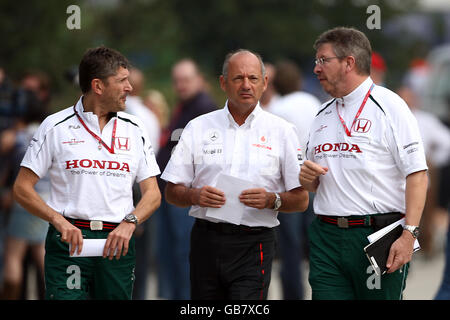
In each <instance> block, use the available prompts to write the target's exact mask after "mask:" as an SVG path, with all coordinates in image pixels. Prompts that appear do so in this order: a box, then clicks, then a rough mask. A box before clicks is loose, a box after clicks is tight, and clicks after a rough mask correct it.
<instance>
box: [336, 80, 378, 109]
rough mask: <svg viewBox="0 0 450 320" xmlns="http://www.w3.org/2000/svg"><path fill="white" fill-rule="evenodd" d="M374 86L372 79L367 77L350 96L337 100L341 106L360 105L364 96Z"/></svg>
mask: <svg viewBox="0 0 450 320" xmlns="http://www.w3.org/2000/svg"><path fill="white" fill-rule="evenodd" d="M372 84H373V81H372V79H371V78H370V77H367V79H366V80H364V81H363V82H362V83H361V84H360V85H359V86H358V87H356V89H355V90H353V91H352V92H350V93H349V94H348V95H346V96H343V97H342V98H337V101H338V103H339V104H344V105H352V104H354V103H360V102H361V101H362V100H363V99H364V96H365V95H366V94H367V91H369V89H370V86H371V85H372Z"/></svg>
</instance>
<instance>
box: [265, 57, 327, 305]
mask: <svg viewBox="0 0 450 320" xmlns="http://www.w3.org/2000/svg"><path fill="white" fill-rule="evenodd" d="M275 70H276V71H275V77H274V79H273V86H274V89H275V90H276V92H278V94H279V97H278V98H277V99H276V100H275V101H274V102H273V103H271V106H270V110H269V112H272V113H273V114H275V115H278V116H280V117H281V118H283V119H285V120H287V121H289V122H291V123H293V124H294V125H295V126H296V128H297V134H298V139H299V142H300V148H301V156H302V157H303V159H304V158H305V149H306V144H307V142H308V136H309V128H310V126H311V123H312V121H313V120H314V117H315V116H316V114H317V112H318V111H319V107H320V105H321V103H320V101H319V100H318V99H317V98H316V97H315V96H313V95H312V94H310V93H307V92H304V91H300V89H301V87H302V76H301V71H300V68H299V67H298V65H297V64H296V63H295V62H293V61H290V60H283V61H279V62H277V63H276V65H275ZM303 159H302V160H303ZM309 197H310V198H309V199H310V201H309V206H308V209H307V210H306V211H305V212H304V213H297V214H289V213H282V212H280V213H279V214H278V220H280V225H279V227H278V239H279V246H278V248H279V255H280V260H281V261H280V262H281V270H280V277H281V283H282V289H283V299H287V300H299V299H303V298H304V291H305V290H304V287H305V286H304V283H303V275H302V263H303V262H305V261H306V260H307V257H308V251H307V250H308V249H307V248H308V236H307V228H308V226H309V224H310V223H311V221H312V220H313V219H314V212H313V199H314V194H313V193H311V192H310V193H309Z"/></svg>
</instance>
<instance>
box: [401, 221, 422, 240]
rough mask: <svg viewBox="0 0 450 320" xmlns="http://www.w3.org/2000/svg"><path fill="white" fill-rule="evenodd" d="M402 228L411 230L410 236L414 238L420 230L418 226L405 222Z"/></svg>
mask: <svg viewBox="0 0 450 320" xmlns="http://www.w3.org/2000/svg"><path fill="white" fill-rule="evenodd" d="M403 229H405V230H408V231H409V232H411V234H412V236H413V237H414V238H415V239H417V237H418V236H419V234H420V230H419V227H418V226H410V225H407V224H406V225H405V226H404V227H403Z"/></svg>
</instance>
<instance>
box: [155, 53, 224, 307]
mask: <svg viewBox="0 0 450 320" xmlns="http://www.w3.org/2000/svg"><path fill="white" fill-rule="evenodd" d="M172 84H173V88H174V91H175V95H176V97H177V105H176V106H175V108H174V109H173V111H172V114H171V117H170V121H169V124H168V126H167V128H166V129H165V130H164V131H163V134H162V135H161V140H160V150H159V153H158V156H157V158H156V160H157V162H158V165H159V167H160V169H161V172H163V171H164V169H165V167H166V165H167V163H168V162H169V159H170V156H171V154H172V149H173V148H174V147H175V146H176V144H177V143H178V139H179V137H180V135H181V132H182V130H183V128H184V127H185V126H186V124H187V123H188V122H189V121H190V120H192V119H194V118H196V117H198V116H199V115H202V114H204V113H207V112H210V111H213V110H216V109H217V107H216V103H215V102H214V100H213V99H212V98H211V96H210V95H209V94H208V93H207V92H206V90H205V80H204V78H203V75H202V74H201V72H200V70H199V68H198V66H197V64H196V63H195V62H194V61H193V60H192V59H182V60H180V61H178V62H176V63H175V65H174V66H173V68H172ZM158 183H159V188H160V190H165V185H166V182H165V181H164V180H162V179H160V178H159V177H158ZM188 212H189V208H179V207H176V206H174V205H171V204H169V203H167V202H166V201H165V197H162V200H161V206H160V207H159V209H158V210H157V212H156V223H157V235H156V236H157V241H156V242H157V243H156V247H157V248H156V251H157V252H156V257H157V263H158V296H159V297H161V298H164V299H183V300H184V299H189V298H190V278H189V243H190V240H189V239H190V232H191V228H192V225H193V223H194V218H193V217H190V216H189V215H188Z"/></svg>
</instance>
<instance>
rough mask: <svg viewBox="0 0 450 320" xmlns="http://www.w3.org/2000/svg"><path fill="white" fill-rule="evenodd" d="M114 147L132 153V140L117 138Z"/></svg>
mask: <svg viewBox="0 0 450 320" xmlns="http://www.w3.org/2000/svg"><path fill="white" fill-rule="evenodd" d="M114 147H115V148H117V149H119V150H122V151H130V138H125V137H116V139H115V141H114Z"/></svg>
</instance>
